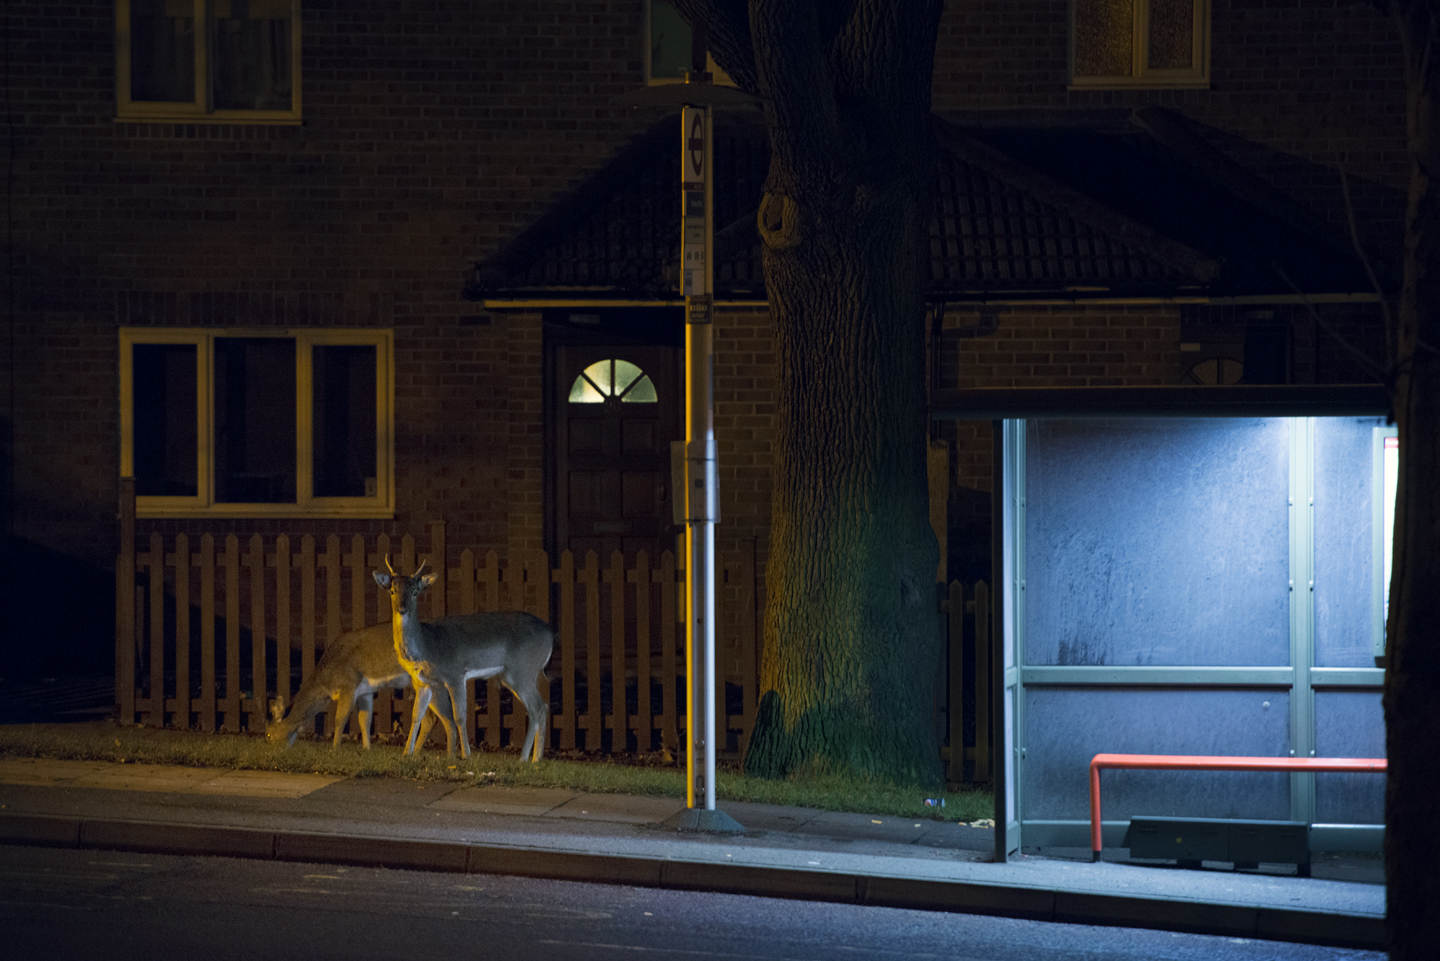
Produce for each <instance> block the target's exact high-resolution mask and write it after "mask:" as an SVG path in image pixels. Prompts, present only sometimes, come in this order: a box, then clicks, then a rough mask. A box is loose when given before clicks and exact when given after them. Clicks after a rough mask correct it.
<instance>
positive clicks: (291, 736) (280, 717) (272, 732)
mask: <svg viewBox="0 0 1440 961" xmlns="http://www.w3.org/2000/svg"><path fill="white" fill-rule="evenodd" d="M284 722H285V699H284V698H280V697H277V698H276V699H275V700H273V701H271V702H270V720H269V722H268V723H266V725H265V740H267V741H269V742H270V743H271V744H277V743H279V742H280V741H286V740H288V741H289V742H290V743H294V741H295V735H296V734H298V733H299V728H298V727H297V728H296V729H295V730H294V732H291V731H288V730H286V727H285V723H284Z"/></svg>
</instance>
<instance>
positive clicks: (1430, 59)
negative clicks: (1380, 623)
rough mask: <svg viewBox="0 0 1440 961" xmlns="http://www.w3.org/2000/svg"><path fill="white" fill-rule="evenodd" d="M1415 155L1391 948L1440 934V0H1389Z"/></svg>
mask: <svg viewBox="0 0 1440 961" xmlns="http://www.w3.org/2000/svg"><path fill="white" fill-rule="evenodd" d="M1389 6H1390V8H1391V10H1392V12H1393V13H1394V14H1395V16H1396V18H1397V20H1398V22H1399V26H1400V33H1401V39H1402V44H1403V49H1404V56H1405V69H1406V86H1407V90H1408V94H1407V111H1406V114H1407V118H1406V123H1407V131H1406V134H1407V141H1408V147H1409V151H1410V159H1411V163H1412V167H1411V176H1410V198H1409V206H1408V210H1407V212H1406V222H1405V279H1404V286H1403V288H1402V290H1401V298H1400V322H1399V331H1398V336H1397V337H1396V340H1395V343H1396V357H1395V371H1396V380H1395V398H1394V403H1395V419H1396V422H1397V425H1398V429H1399V435H1400V477H1399V480H1398V485H1397V490H1396V500H1395V546H1394V566H1393V575H1392V579H1391V583H1390V619H1389V623H1388V625H1387V635H1388V649H1387V654H1388V656H1389V665H1388V667H1389V669H1388V670H1387V671H1386V674H1385V738H1386V748H1385V749H1386V755H1387V757H1388V758H1389V777H1388V780H1387V788H1386V796H1385V824H1386V830H1385V872H1386V880H1387V883H1388V886H1387V889H1386V891H1387V924H1388V928H1389V936H1390V956H1391V958H1393V959H1395V961H1411V959H1414V961H1419V959H1420V958H1433V957H1434V956H1435V955H1434V952H1435V950H1436V947H1435V946H1436V945H1437V944H1440V830H1437V829H1436V821H1435V811H1436V799H1437V798H1440V751H1437V746H1440V179H1437V178H1440V4H1437V3H1435V2H1434V0H1394V2H1392V3H1390V4H1389Z"/></svg>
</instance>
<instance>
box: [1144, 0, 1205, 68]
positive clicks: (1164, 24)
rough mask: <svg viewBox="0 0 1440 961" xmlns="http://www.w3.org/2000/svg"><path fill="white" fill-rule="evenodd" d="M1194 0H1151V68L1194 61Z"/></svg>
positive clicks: (1186, 65)
mask: <svg viewBox="0 0 1440 961" xmlns="http://www.w3.org/2000/svg"><path fill="white" fill-rule="evenodd" d="M1194 54H1195V0H1150V69H1152V70H1188V69H1189V68H1190V67H1191V66H1192V65H1193V64H1194Z"/></svg>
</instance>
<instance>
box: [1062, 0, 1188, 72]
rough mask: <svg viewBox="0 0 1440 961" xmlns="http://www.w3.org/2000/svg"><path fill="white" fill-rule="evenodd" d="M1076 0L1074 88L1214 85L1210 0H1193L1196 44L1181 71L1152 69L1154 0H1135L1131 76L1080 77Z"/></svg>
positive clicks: (1072, 13)
mask: <svg viewBox="0 0 1440 961" xmlns="http://www.w3.org/2000/svg"><path fill="white" fill-rule="evenodd" d="M1075 2H1076V0H1070V4H1069V7H1070V24H1069V30H1070V37H1069V47H1068V63H1067V68H1068V70H1067V72H1068V75H1069V77H1070V84H1069V87H1068V89H1070V90H1120V89H1136V88H1139V89H1145V90H1153V89H1172V90H1173V89H1189V90H1208V89H1209V88H1210V0H1191V2H1192V4H1193V5H1194V18H1195V20H1194V23H1195V27H1194V31H1193V33H1192V36H1193V37H1194V47H1193V50H1192V54H1191V60H1190V62H1191V63H1192V64H1193V66H1191V67H1189V68H1186V69H1181V70H1152V69H1150V67H1149V66H1148V64H1149V60H1150V0H1134V9H1135V20H1134V28H1133V30H1134V32H1133V33H1132V34H1131V37H1132V42H1131V50H1130V75H1129V76H1115V77H1102V76H1077V75H1076V73H1075Z"/></svg>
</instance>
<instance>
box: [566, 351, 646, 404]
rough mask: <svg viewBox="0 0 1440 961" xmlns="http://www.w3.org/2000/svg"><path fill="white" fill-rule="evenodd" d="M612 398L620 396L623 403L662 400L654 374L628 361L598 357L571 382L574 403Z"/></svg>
mask: <svg viewBox="0 0 1440 961" xmlns="http://www.w3.org/2000/svg"><path fill="white" fill-rule="evenodd" d="M610 397H618V398H620V402H621V403H622V404H653V403H655V402H656V401H657V400H659V398H658V397H657V396H656V395H655V384H654V382H653V381H651V380H650V375H649V374H646V373H645V372H644V371H643V370H641V369H640V368H639V367H636V366H635V365H634V364H632V363H630V361H628V360H615V359H611V360H597V361H596V362H595V363H593V364H591V365H590V366H589V367H586V368H585V369H584V370H583V371H581V373H580V376H579V377H576V378H575V383H573V384H571V385H570V403H572V404H603V403H605V401H606V399H607V398H610Z"/></svg>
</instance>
